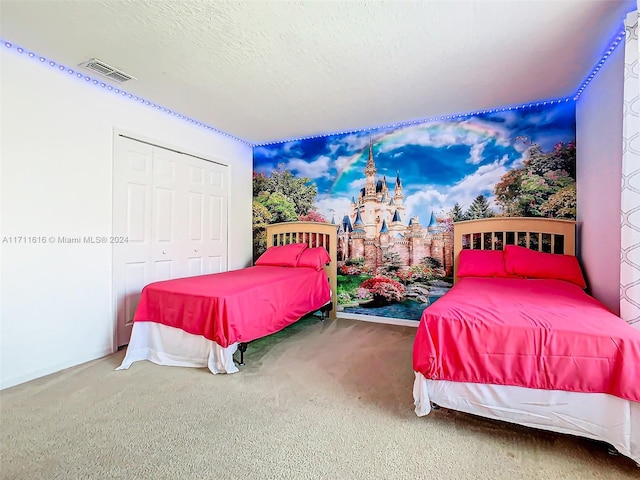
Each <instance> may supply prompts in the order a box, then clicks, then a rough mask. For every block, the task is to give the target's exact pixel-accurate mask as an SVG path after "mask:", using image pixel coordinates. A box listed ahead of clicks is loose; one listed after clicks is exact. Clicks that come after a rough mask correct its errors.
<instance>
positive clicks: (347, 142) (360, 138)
mask: <svg viewBox="0 0 640 480" xmlns="http://www.w3.org/2000/svg"><path fill="white" fill-rule="evenodd" d="M371 138H372V141H373V142H374V143H375V139H374V138H373V136H372V137H371ZM337 145H339V146H340V145H343V146H344V147H345V148H346V149H347V150H349V151H357V152H362V150H364V149H365V148H367V147H368V146H369V136H367V135H357V134H355V133H352V134H350V135H346V136H344V137H342V138H340V139H339V140H338V143H337Z"/></svg>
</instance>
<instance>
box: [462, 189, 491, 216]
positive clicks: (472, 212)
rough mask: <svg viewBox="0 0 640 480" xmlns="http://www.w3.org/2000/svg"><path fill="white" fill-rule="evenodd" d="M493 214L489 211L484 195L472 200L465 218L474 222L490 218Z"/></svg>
mask: <svg viewBox="0 0 640 480" xmlns="http://www.w3.org/2000/svg"><path fill="white" fill-rule="evenodd" d="M494 216H495V213H494V212H493V210H491V207H490V206H489V202H488V201H487V199H486V197H485V196H484V195H478V196H477V197H476V198H474V199H473V202H472V203H471V205H470V206H469V209H468V210H467V213H466V214H465V217H466V218H467V219H468V220H476V219H478V218H491V217H494Z"/></svg>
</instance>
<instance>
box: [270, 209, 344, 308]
mask: <svg viewBox="0 0 640 480" xmlns="http://www.w3.org/2000/svg"><path fill="white" fill-rule="evenodd" d="M289 243H306V244H307V245H308V246H309V247H324V248H325V249H326V250H327V252H329V256H330V257H331V263H330V264H329V265H327V266H325V267H324V269H325V271H326V272H327V276H328V277H329V285H330V286H331V303H332V306H333V308H332V309H331V311H330V312H329V318H336V311H337V308H338V266H337V259H338V255H337V251H338V250H337V230H336V225H333V224H330V223H318V222H284V223H274V224H271V225H267V248H268V247H272V246H274V245H286V244H289Z"/></svg>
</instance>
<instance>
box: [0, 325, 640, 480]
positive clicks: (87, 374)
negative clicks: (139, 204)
mask: <svg viewBox="0 0 640 480" xmlns="http://www.w3.org/2000/svg"><path fill="white" fill-rule="evenodd" d="M414 334H415V329H413V328H410V327H400V326H392V325H381V324H375V323H366V322H358V321H351V320H332V321H329V320H327V321H324V322H320V321H319V320H318V319H317V318H315V317H311V318H307V319H303V320H302V321H301V322H299V323H298V324H296V325H294V326H293V327H290V328H288V329H286V330H284V331H283V332H280V333H278V334H276V335H274V336H271V337H269V338H267V339H262V340H259V341H257V342H255V343H253V344H250V345H249V350H248V351H247V355H246V362H247V365H246V366H245V367H244V368H243V369H242V370H241V372H240V373H237V374H233V375H212V374H210V373H209V372H208V371H207V370H204V369H188V368H177V367H161V366H157V365H154V364H152V363H149V362H138V363H135V364H134V365H133V366H132V367H131V368H130V369H129V370H127V371H118V372H116V371H114V368H115V367H117V366H118V365H119V364H120V361H121V360H122V358H123V355H124V352H118V353H117V354H115V355H112V356H109V357H106V358H103V359H100V360H96V361H93V362H89V363H87V364H84V365H80V366H78V367H74V368H71V369H68V370H65V371H63V372H59V373H56V374H54V375H50V376H48V377H45V378H41V379H38V380H35V381H32V382H28V383H26V384H23V385H19V386H17V387H14V388H10V389H6V390H3V391H2V392H0V415H1V416H0V419H1V423H0V441H1V444H0V453H1V457H0V462H1V463H0V472H1V478H2V479H46V480H49V479H66V480H72V479H128V480H129V479H171V480H178V479H180V480H182V479H207V480H212V479H367V480H368V479H436V480H439V479H442V480H449V479H451V480H454V479H455V480H462V479H473V480H482V479H491V480H496V479H527V480H531V479H545V480H546V479H553V480H556V479H580V480H588V479H638V478H640V469H638V468H637V467H636V466H635V463H634V462H632V461H631V460H630V459H628V458H626V457H623V456H617V457H616V456H610V455H608V454H607V448H606V446H605V445H603V444H601V443H598V442H593V441H590V440H586V439H580V438H575V437H571V436H565V435H556V434H553V433H549V432H543V431H538V430H533V429H527V428H524V427H518V426H514V425H510V424H506V423H499V422H493V421H489V420H485V419H481V418H478V417H474V416H471V415H466V414H462V413H457V412H452V411H448V410H444V409H443V410H439V411H435V412H432V413H431V414H430V415H428V416H426V417H422V418H418V417H416V415H415V414H414V412H413V398H412V384H413V372H412V369H411V348H412V342H413V336H414ZM69 348H72V347H69Z"/></svg>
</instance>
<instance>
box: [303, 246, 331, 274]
mask: <svg viewBox="0 0 640 480" xmlns="http://www.w3.org/2000/svg"><path fill="white" fill-rule="evenodd" d="M330 261H331V257H330V256H329V252H327V250H326V248H323V247H315V248H307V249H305V250H304V251H303V252H302V255H300V258H299V259H298V267H311V268H315V269H316V270H320V269H321V268H323V267H324V266H325V265H326V264H327V263H329V262H330Z"/></svg>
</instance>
